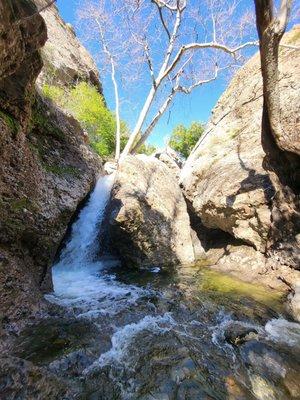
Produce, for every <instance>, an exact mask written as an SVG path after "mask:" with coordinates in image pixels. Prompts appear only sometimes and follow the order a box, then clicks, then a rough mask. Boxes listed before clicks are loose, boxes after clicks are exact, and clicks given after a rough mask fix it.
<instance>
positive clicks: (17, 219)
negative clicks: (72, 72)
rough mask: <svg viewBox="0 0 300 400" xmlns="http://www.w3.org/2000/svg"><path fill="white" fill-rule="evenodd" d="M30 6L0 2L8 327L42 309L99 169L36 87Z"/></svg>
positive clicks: (38, 21) (0, 176)
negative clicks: (62, 247) (56, 262)
mask: <svg viewBox="0 0 300 400" xmlns="http://www.w3.org/2000/svg"><path fill="white" fill-rule="evenodd" d="M35 13H36V7H35V6H34V4H33V3H32V2H31V1H4V2H1V32H2V34H1V35H0V37H1V39H0V46H1V56H0V57H1V63H0V77H1V78H0V88H1V92H0V107H1V109H0V132H1V136H0V195H1V200H0V215H1V222H0V223H1V225H0V228H1V229H0V286H1V290H0V319H1V323H2V327H4V328H5V327H6V328H9V329H10V330H11V329H12V330H13V329H14V328H12V327H13V326H14V325H13V323H14V322H16V321H20V320H23V319H25V318H28V317H29V316H30V315H32V314H35V313H36V312H37V311H38V310H40V309H41V305H42V304H43V301H42V292H43V290H45V289H47V290H50V289H51V285H52V282H51V276H50V265H51V263H52V261H53V258H54V256H55V253H56V251H57V248H58V246H59V244H60V242H61V240H62V238H63V236H64V234H65V232H66V229H67V226H68V223H69V221H70V218H71V217H72V215H73V214H74V211H75V210H76V208H77V206H78V204H79V202H80V201H81V200H82V199H83V198H84V197H85V196H86V195H87V193H88V192H89V190H90V189H91V187H92V185H93V183H94V180H95V177H96V175H97V174H98V173H99V171H100V168H101V166H100V160H99V159H98V157H97V156H96V155H95V154H94V153H93V152H91V150H90V149H89V148H88V147H87V145H86V144H85V143H84V134H83V132H82V130H81V127H80V125H79V123H78V122H77V121H76V120H74V119H73V118H71V117H70V116H68V115H65V114H64V113H63V112H62V111H61V110H59V109H57V108H56V107H54V105H52V104H50V103H48V102H45V100H43V99H42V98H41V97H40V96H39V95H37V94H36V93H35V89H34V84H35V79H36V77H37V75H38V73H39V72H40V70H41V67H42V61H41V58H40V55H39V48H40V47H41V46H42V45H43V43H44V42H45V40H46V26H45V24H44V22H43V19H42V18H41V17H40V16H39V15H34V16H33V17H31V16H32V15H33V14H35ZM61 34H62V31H61ZM56 40H57V41H59V40H60V38H59V37H58V38H57V39H56ZM74 40H75V39H74ZM78 46H79V45H78ZM65 56H67V55H66V53H65ZM81 62H82V64H84V62H85V61H84V60H81ZM87 68H88V67H87ZM1 332H3V331H1Z"/></svg>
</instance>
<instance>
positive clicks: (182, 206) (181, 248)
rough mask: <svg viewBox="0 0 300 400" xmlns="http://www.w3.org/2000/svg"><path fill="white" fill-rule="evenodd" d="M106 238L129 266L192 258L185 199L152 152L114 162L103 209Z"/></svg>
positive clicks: (162, 265) (174, 180)
mask: <svg viewBox="0 0 300 400" xmlns="http://www.w3.org/2000/svg"><path fill="white" fill-rule="evenodd" d="M109 223H110V236H111V243H112V245H113V246H114V244H115V249H116V251H117V252H118V255H119V256H120V257H121V259H122V260H123V261H124V262H126V263H127V265H128V264H129V265H132V266H138V267H142V266H161V267H164V266H168V265H176V264H187V263H191V262H193V261H194V250H193V244H192V239H191V228H190V221H189V216H188V213H187V208H186V203H185V200H184V198H183V195H182V193H181V191H180V188H179V186H178V183H177V181H176V178H175V177H174V176H173V174H172V172H171V171H170V170H169V169H168V167H167V166H166V165H165V164H163V163H162V162H161V161H159V160H157V159H156V158H154V157H147V156H136V157H133V156H129V157H127V158H126V159H125V160H124V161H123V162H122V164H121V165H120V167H119V170H118V173H117V176H116V180H115V184H114V188H113V192H112V202H111V209H110V212H109Z"/></svg>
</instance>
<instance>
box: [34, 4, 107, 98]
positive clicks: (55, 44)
mask: <svg viewBox="0 0 300 400" xmlns="http://www.w3.org/2000/svg"><path fill="white" fill-rule="evenodd" d="M34 2H35V4H36V5H37V7H38V8H42V7H44V6H45V5H46V4H47V1H46V0H34ZM42 15H43V18H44V20H45V23H46V26H47V33H48V40H47V42H46V44H45V46H44V47H43V48H42V49H41V55H42V59H43V63H44V66H43V68H42V71H41V73H40V75H39V77H38V80H37V83H38V85H39V86H42V85H43V84H44V83H48V84H55V85H62V86H68V85H72V84H74V83H77V82H79V81H85V82H89V83H91V84H92V85H94V86H96V87H97V88H98V89H99V91H100V92H101V91H102V87H101V84H100V81H99V73H98V70H97V67H96V64H95V62H94V60H93V58H92V57H91V56H90V54H89V52H88V51H87V50H86V48H85V47H84V46H83V45H82V44H81V43H80V41H79V40H78V39H77V37H76V34H75V31H74V29H73V28H72V26H71V25H70V24H67V23H65V22H64V20H63V19H62V18H61V16H60V15H59V12H58V9H57V6H56V5H55V4H53V5H51V6H50V7H47V8H46V9H45V10H44V11H43V14H42Z"/></svg>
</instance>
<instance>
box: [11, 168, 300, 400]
mask: <svg viewBox="0 0 300 400" xmlns="http://www.w3.org/2000/svg"><path fill="white" fill-rule="evenodd" d="M113 179H114V176H113V175H109V176H104V177H101V178H100V179H99V180H98V183H97V185H96V187H95V189H94V191H93V193H92V194H91V196H90V198H89V200H88V201H87V203H86V205H85V206H84V208H83V209H82V210H81V212H80V214H79V216H78V219H77V221H75V222H74V224H73V226H72V230H71V234H70V238H69V240H68V241H67V243H66V245H65V247H64V248H63V250H62V251H61V254H60V257H59V261H58V262H57V263H56V264H55V265H54V266H53V282H54V292H53V293H50V294H48V295H46V299H47V300H48V301H49V302H50V303H51V304H52V305H53V307H54V310H56V309H59V310H60V311H59V312H56V311H55V312H53V315H52V316H50V317H49V318H47V319H46V320H45V321H44V322H41V323H39V324H38V325H33V326H31V327H28V328H26V329H25V331H24V332H23V334H22V335H21V337H20V338H19V342H18V344H17V349H18V355H19V356H20V357H23V358H25V359H28V360H31V361H32V362H34V363H35V364H36V365H39V366H44V367H46V368H47V369H48V370H49V371H51V372H52V373H54V374H56V375H57V376H59V377H60V378H61V379H63V380H64V381H65V382H66V386H69V387H70V388H71V392H72V394H71V395H69V397H68V396H66V397H62V399H93V400H94V399H95V400H96V399H101V400H102V399H104V400H112V399H122V400H127V399H141V400H155V399H156V400H173V399H174V400H175V399H176V400H189V399H191V400H193V399H197V400H201V399H203V400H204V399H205V400H209V399H216V400H223V399H224V400H225V399H249V400H250V399H258V400H278V399H287V400H288V399H300V365H299V360H300V324H297V323H295V322H292V321H289V319H288V318H289V317H288V315H287V314H286V311H285V309H284V307H283V306H282V303H283V301H282V294H281V293H278V292H274V291H271V290H268V289H266V288H263V287H260V286H258V285H251V284H247V283H243V282H241V281H239V280H237V279H235V278H232V277H230V276H226V275H223V274H220V273H217V272H215V271H213V270H212V269H208V268H205V267H201V266H200V265H195V266H193V267H182V266H181V267H180V266H178V268H176V269H174V270H167V271H164V270H161V269H159V268H157V267H155V266H153V268H152V269H147V270H139V271H135V270H130V269H126V268H124V267H123V268H122V267H121V266H120V264H119V262H118V260H116V259H115V258H113V257H110V256H108V255H105V256H99V232H101V222H102V221H103V219H104V215H105V207H106V205H107V203H108V201H109V197H110V191H111V187H112V184H113Z"/></svg>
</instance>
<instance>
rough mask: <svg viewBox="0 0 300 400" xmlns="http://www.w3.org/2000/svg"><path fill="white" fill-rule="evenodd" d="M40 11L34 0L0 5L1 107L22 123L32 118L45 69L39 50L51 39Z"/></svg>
mask: <svg viewBox="0 0 300 400" xmlns="http://www.w3.org/2000/svg"><path fill="white" fill-rule="evenodd" d="M36 11H37V9H36V7H35V5H34V3H32V2H31V1H17V0H11V1H2V2H1V4H0V107H1V108H2V109H5V110H6V113H8V114H9V115H10V117H13V118H16V119H17V120H18V121H19V123H21V124H22V125H24V123H25V121H27V120H28V113H29V111H30V95H31V93H32V91H33V86H34V82H35V79H36V77H37V75H38V74H39V72H40V70H41V68H42V60H41V57H40V55H39V49H40V48H41V47H42V46H43V44H44V43H45V41H46V39H47V31H46V26H45V23H44V20H43V19H42V18H41V16H40V15H34V14H35V13H36ZM32 15H33V16H32ZM30 16H32V17H30Z"/></svg>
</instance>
